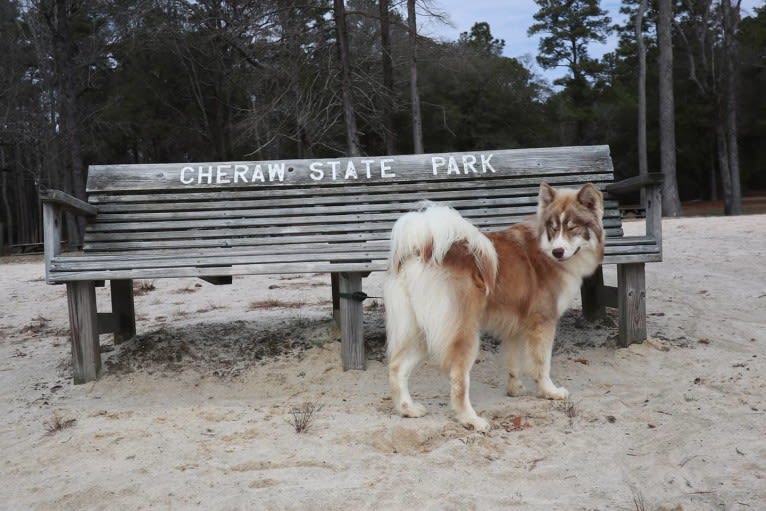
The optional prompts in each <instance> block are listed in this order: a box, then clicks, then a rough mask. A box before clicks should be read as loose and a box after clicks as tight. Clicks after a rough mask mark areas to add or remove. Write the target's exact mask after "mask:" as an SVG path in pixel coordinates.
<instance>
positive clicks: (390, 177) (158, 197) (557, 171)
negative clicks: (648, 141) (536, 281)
mask: <svg viewBox="0 0 766 511" xmlns="http://www.w3.org/2000/svg"><path fill="white" fill-rule="evenodd" d="M542 181H545V182H547V183H550V184H551V185H553V186H557V187H563V186H579V185H581V184H582V183H585V182H593V183H595V184H597V185H598V186H599V187H600V188H601V189H603V190H605V191H607V192H608V193H607V197H606V199H607V200H606V207H605V214H604V225H605V227H606V233H607V237H608V240H607V247H606V256H605V260H604V263H605V264H617V265H618V266H617V268H618V272H617V273H618V281H619V285H618V287H617V288H613V287H605V286H604V285H603V278H602V274H601V271H600V269H599V271H598V272H597V273H596V275H594V276H593V278H591V279H590V280H588V281H587V282H586V283H585V284H584V285H583V290H582V297H583V310H584V312H585V315H586V317H588V318H595V317H598V316H599V315H600V314H603V312H604V307H605V306H608V307H617V308H618V309H619V330H620V342H621V344H623V345H626V344H628V343H631V342H634V341H641V340H643V339H644V338H645V337H646V319H645V292H644V287H645V286H644V263H646V262H651V261H660V260H661V258H662V242H661V241H662V240H661V238H662V237H661V224H660V209H659V208H660V199H659V193H660V191H659V187H658V186H657V185H658V183H659V179H657V177H656V175H653V174H650V175H649V176H647V177H644V178H632V179H629V180H627V181H624V182H620V183H613V169H612V161H611V159H610V156H609V148H608V147H607V146H588V147H558V148H548V149H519V150H516V149H514V150H499V151H481V152H472V153H469V152H466V153H449V154H424V155H404V156H383V157H358V158H335V159H320V160H285V161H272V162H226V163H174V164H141V165H94V166H91V167H90V168H89V172H88V182H87V196H88V197H87V202H84V201H80V200H77V199H75V198H73V197H71V196H69V195H66V194H64V193H63V192H59V191H53V190H49V191H46V192H44V193H43V206H44V231H45V263H46V277H47V281H48V283H50V284H62V283H65V284H66V286H67V297H68V304H69V319H70V324H71V334H72V362H73V363H72V367H73V372H74V380H75V383H82V382H86V381H89V380H93V379H95V378H96V377H97V376H98V374H99V371H100V366H101V360H100V347H99V334H103V333H109V332H112V333H114V335H115V340H116V341H122V340H125V339H128V338H130V337H132V336H134V335H135V331H136V327H135V312H134V304H133V284H132V281H133V280H134V279H159V278H171V277H199V278H202V279H205V280H208V281H211V282H213V283H230V282H231V279H232V277H233V276H239V275H256V274H285V273H317V272H327V273H330V274H331V275H332V276H333V281H334V283H337V285H334V286H333V299H334V300H333V302H334V308H336V309H339V316H340V325H341V340H342V360H343V367H344V369H363V368H364V367H365V353H364V342H363V332H362V300H363V298H364V296H365V295H364V293H363V292H362V278H363V277H365V276H367V275H368V274H369V273H370V272H373V271H382V270H385V269H386V259H387V254H388V239H389V232H390V230H391V227H392V225H393V223H394V221H395V220H396V219H397V218H398V217H399V216H400V215H401V214H403V213H404V212H406V211H409V210H410V209H412V207H413V206H414V204H415V203H417V202H418V201H421V200H423V199H430V200H432V201H438V202H444V203H449V204H451V205H452V206H454V207H455V208H456V209H458V210H459V211H460V212H461V213H463V214H464V215H465V216H466V217H467V218H469V219H471V220H472V221H473V222H474V223H475V224H476V225H478V226H479V227H480V228H483V229H487V230H494V229H502V228H504V227H506V226H508V225H509V224H511V223H514V222H517V221H519V220H521V219H523V218H524V217H525V216H528V215H530V214H532V213H534V212H535V211H536V202H537V194H538V186H539V184H540V182H542ZM641 187H648V188H647V191H646V197H647V215H646V235H645V236H638V237H627V236H624V235H623V232H622V227H621V220H620V211H619V209H618V202H617V201H616V200H615V196H616V194H618V193H620V192H634V191H635V190H637V189H639V188H641ZM63 210H68V211H71V212H74V213H76V214H79V215H82V216H84V217H85V219H86V230H85V238H84V246H83V250H82V253H78V254H61V253H60V239H61V233H60V228H61V225H62V211H63ZM105 281H109V282H110V288H111V302H112V311H111V312H106V313H98V312H97V311H96V298H95V287H96V286H97V285H101V283H104V282H105Z"/></svg>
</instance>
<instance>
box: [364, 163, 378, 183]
mask: <svg viewBox="0 0 766 511" xmlns="http://www.w3.org/2000/svg"><path fill="white" fill-rule="evenodd" d="M362 163H364V170H365V171H366V172H367V179H370V178H371V177H372V174H371V172H370V165H371V164H372V163H375V160H362Z"/></svg>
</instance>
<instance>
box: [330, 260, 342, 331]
mask: <svg viewBox="0 0 766 511" xmlns="http://www.w3.org/2000/svg"><path fill="white" fill-rule="evenodd" d="M330 285H331V287H332V319H334V320H335V322H336V323H337V324H338V326H340V296H339V295H338V293H340V291H339V289H340V288H339V286H338V274H337V273H331V274H330Z"/></svg>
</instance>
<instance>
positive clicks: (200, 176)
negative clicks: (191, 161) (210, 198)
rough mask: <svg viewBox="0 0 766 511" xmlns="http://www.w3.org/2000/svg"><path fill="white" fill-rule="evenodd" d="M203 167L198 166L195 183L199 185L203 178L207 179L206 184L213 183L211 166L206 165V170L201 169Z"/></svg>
mask: <svg viewBox="0 0 766 511" xmlns="http://www.w3.org/2000/svg"><path fill="white" fill-rule="evenodd" d="M203 168H204V167H200V168H199V172H197V184H198V185H201V184H202V180H203V179H207V183H206V184H212V183H213V166H212V165H208V167H207V169H206V170H203Z"/></svg>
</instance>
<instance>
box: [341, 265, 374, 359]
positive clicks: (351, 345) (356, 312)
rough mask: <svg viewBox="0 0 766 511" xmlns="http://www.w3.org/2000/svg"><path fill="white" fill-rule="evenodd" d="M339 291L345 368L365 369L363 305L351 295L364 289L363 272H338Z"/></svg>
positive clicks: (342, 355)
mask: <svg viewBox="0 0 766 511" xmlns="http://www.w3.org/2000/svg"><path fill="white" fill-rule="evenodd" d="M338 291H339V293H338V294H339V296H340V330H341V358H342V360H343V370H344V371H348V370H349V369H362V370H363V369H365V368H366V367H367V358H366V356H365V350H364V331H363V326H362V313H363V307H362V302H359V301H357V300H355V299H353V298H350V297H349V295H352V294H353V293H355V292H357V291H362V276H361V274H360V273H345V272H343V273H340V274H338Z"/></svg>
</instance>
